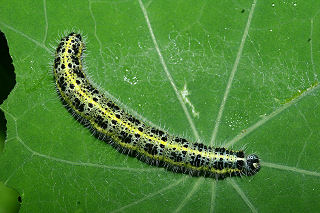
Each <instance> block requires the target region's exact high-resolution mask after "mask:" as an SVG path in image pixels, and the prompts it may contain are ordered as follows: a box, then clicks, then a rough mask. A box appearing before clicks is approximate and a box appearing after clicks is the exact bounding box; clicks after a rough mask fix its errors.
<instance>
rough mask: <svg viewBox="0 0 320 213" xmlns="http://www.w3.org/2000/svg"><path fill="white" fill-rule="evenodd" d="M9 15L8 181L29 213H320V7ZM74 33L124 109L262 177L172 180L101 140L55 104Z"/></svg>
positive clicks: (116, 8)
mask: <svg viewBox="0 0 320 213" xmlns="http://www.w3.org/2000/svg"><path fill="white" fill-rule="evenodd" d="M0 5H1V6H0V28H1V31H3V32H4V33H5V35H6V37H7V39H8V45H9V48H10V54H11V55H12V58H13V63H14V66H15V72H16V76H17V79H16V80H17V84H16V87H15V88H14V90H13V91H12V92H11V94H10V96H9V98H8V99H7V100H6V101H5V102H4V104H3V105H2V106H1V108H2V110H3V111H4V112H5V115H6V119H7V121H8V123H7V129H8V130H7V140H6V143H5V148H4V152H3V153H2V154H1V155H0V162H1V165H0V181H2V182H4V183H6V185H7V186H10V187H12V188H14V189H16V190H17V191H18V192H19V193H20V195H21V197H22V205H21V212H118V211H123V212H138V211H139V212H141V211H142V212H173V211H177V212H178V211H181V212H208V211H211V212H212V211H215V212H249V211H253V212H256V211H260V212H275V211H279V210H281V211H282V212H302V211H303V212H311V211H314V212H316V211H317V210H318V209H319V208H320V196H319V193H320V188H319V177H320V171H319V168H320V161H319V151H318V150H319V149H320V143H319V138H320V131H319V127H320V125H319V120H320V105H319V102H320V99H319V87H320V86H319V83H318V81H319V79H318V73H319V66H320V63H319V58H320V40H319V39H318V38H319V37H320V28H319V25H320V17H319V15H318V14H319V13H318V11H319V10H318V8H319V7H320V2H319V1H308V2H307V1H295V2H288V1H275V2H274V3H272V2H271V1H256V0H253V1H247V0H246V1H244V0H243V1H236V2H231V1H208V0H207V1H191V0H177V1H169V0H166V1H165V0H162V1H142V2H141V1H140V0H136V1H111V0H109V1H62V0H59V1H30V0H26V1H17V0H12V1H7V2H5V3H2V4H0ZM71 31H76V32H78V31H80V32H81V33H82V34H83V35H85V36H86V38H87V39H86V48H87V52H86V53H87V55H86V57H85V59H84V60H85V64H86V72H87V73H89V75H90V78H91V80H92V81H93V82H95V84H96V85H99V87H100V88H101V89H102V90H104V91H106V93H108V94H110V95H112V96H113V97H114V98H115V99H116V101H117V102H118V103H120V104H121V105H122V106H123V107H124V108H126V109H127V110H129V111H131V112H133V111H134V112H136V113H135V114H137V115H139V116H138V117H140V118H141V117H143V119H145V120H147V121H148V122H150V123H154V124H155V125H157V126H161V127H163V128H165V129H166V130H168V131H169V132H170V133H172V134H176V135H183V136H185V137H186V138H189V139H191V140H193V141H195V140H196V139H197V134H198V135H199V137H200V138H201V140H202V141H203V143H205V144H211V143H213V144H215V145H228V146H231V145H232V146H233V149H242V148H244V147H245V150H246V153H256V154H257V155H259V156H260V157H261V160H262V168H261V171H260V172H259V173H257V174H256V175H255V176H252V177H242V178H228V179H226V180H223V181H216V180H214V179H210V178H201V177H200V178H198V177H191V176H189V175H185V174H176V173H174V172H169V171H166V170H165V169H163V168H157V167H152V166H149V165H147V164H145V163H143V162H141V161H139V160H137V159H135V158H132V157H128V156H126V155H123V154H120V153H119V152H117V151H116V150H114V149H113V148H112V147H111V146H110V145H108V144H105V143H104V142H102V141H99V140H98V139H96V138H95V137H93V136H92V135H91V133H90V131H89V130H88V129H86V128H85V127H84V126H82V125H80V124H79V123H78V122H77V121H76V120H75V119H74V118H73V117H72V115H71V114H70V113H69V112H68V111H67V110H66V109H65V108H64V106H63V105H62V103H61V101H60V100H59V96H58V94H57V93H56V91H55V86H54V79H53V75H52V64H53V51H54V49H55V48H56V46H57V43H58V40H59V39H60V38H61V37H62V36H64V35H65V34H66V33H69V32H71ZM51 46H52V47H51ZM184 108H185V109H186V110H184ZM192 110H193V111H192ZM193 125H194V128H193Z"/></svg>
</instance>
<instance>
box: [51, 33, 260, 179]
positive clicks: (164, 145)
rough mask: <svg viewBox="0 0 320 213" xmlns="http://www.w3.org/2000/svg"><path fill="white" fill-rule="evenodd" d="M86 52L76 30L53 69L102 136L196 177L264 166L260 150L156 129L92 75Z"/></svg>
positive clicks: (72, 103) (62, 89) (76, 110)
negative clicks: (98, 85) (253, 151)
mask: <svg viewBox="0 0 320 213" xmlns="http://www.w3.org/2000/svg"><path fill="white" fill-rule="evenodd" d="M84 50H85V46H84V43H83V41H82V38H81V35H80V34H76V33H73V32H72V33H70V34H69V35H68V36H66V37H64V38H62V39H61V42H60V43H59V45H58V48H57V50H56V52H55V60H54V70H53V72H54V76H55V83H56V87H57V91H58V92H59V94H60V95H61V98H62V101H63V102H64V103H66V105H67V107H68V108H70V109H71V111H72V112H73V114H74V115H75V116H76V117H77V118H80V119H79V120H80V122H81V123H83V124H84V125H86V126H90V128H91V129H92V130H93V132H94V133H95V135H96V136H99V138H100V137H101V138H103V139H104V140H105V141H107V142H109V143H110V144H112V145H113V146H114V147H115V148H117V149H118V150H119V151H121V152H123V153H126V154H129V155H131V156H134V157H137V158H138V159H140V160H142V161H145V162H147V163H149V164H151V165H155V166H162V167H166V168H167V169H169V170H171V171H174V172H181V173H189V174H190V175H193V176H206V177H207V176H208V177H215V178H217V179H223V178H225V177H228V176H242V175H247V176H251V175H254V174H256V173H257V172H258V171H259V170H260V159H259V158H258V156H256V155H254V154H251V155H248V156H245V154H244V152H243V151H234V150H228V149H226V148H219V147H212V146H207V145H204V144H202V143H191V142H189V141H187V140H186V139H184V138H180V137H176V136H172V135H169V134H168V133H167V132H165V131H163V130H160V129H157V128H154V127H150V126H148V125H147V124H145V123H144V122H143V121H140V120H139V119H137V118H135V117H133V116H132V115H130V114H129V113H127V112H126V111H125V110H123V109H121V108H120V107H119V106H117V105H116V104H115V103H114V102H113V101H112V100H111V99H109V98H108V97H106V96H105V95H104V94H103V93H102V92H100V91H99V90H98V89H96V88H95V87H94V86H93V85H92V84H91V83H90V81H89V80H88V78H87V77H86V74H85V73H84V72H83V67H82V53H83V51H84Z"/></svg>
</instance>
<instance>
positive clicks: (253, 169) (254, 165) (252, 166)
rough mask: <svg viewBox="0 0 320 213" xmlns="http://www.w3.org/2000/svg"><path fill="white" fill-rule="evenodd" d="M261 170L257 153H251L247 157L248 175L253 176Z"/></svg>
mask: <svg viewBox="0 0 320 213" xmlns="http://www.w3.org/2000/svg"><path fill="white" fill-rule="evenodd" d="M259 170H260V159H259V157H258V156H257V155H254V154H251V155H248V156H247V159H246V175H248V176H251V175H254V174H256V173H257V172H258V171H259Z"/></svg>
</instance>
